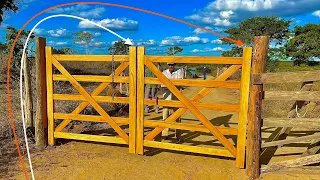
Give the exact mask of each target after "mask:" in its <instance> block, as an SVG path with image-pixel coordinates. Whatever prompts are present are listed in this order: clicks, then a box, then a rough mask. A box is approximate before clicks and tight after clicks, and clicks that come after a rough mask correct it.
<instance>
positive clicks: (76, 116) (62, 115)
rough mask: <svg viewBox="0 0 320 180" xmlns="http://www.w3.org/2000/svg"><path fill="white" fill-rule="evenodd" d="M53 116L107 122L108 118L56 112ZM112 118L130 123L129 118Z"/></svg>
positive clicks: (120, 122) (121, 122)
mask: <svg viewBox="0 0 320 180" xmlns="http://www.w3.org/2000/svg"><path fill="white" fill-rule="evenodd" d="M53 117H54V118H56V119H72V120H79V121H89V122H107V120H106V119H105V118H103V117H102V116H94V115H82V114H65V113H54V114H53ZM111 119H112V120H113V121H115V122H116V123H117V124H129V118H120V117H111Z"/></svg>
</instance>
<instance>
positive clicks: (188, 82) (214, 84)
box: [145, 78, 240, 89]
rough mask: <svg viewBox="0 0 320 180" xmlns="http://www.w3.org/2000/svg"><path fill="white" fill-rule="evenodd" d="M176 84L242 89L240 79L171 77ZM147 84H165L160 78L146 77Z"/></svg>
mask: <svg viewBox="0 0 320 180" xmlns="http://www.w3.org/2000/svg"><path fill="white" fill-rule="evenodd" d="M170 81H171V82H172V83H173V84H174V85H178V86H195V87H213V88H214V87H219V88H231V89H240V82H239V81H215V80H191V79H171V80H170ZM145 84H163V83H162V82H161V80H159V79H158V78H145Z"/></svg>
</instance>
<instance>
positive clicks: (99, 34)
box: [93, 32, 101, 36]
mask: <svg viewBox="0 0 320 180" xmlns="http://www.w3.org/2000/svg"><path fill="white" fill-rule="evenodd" d="M93 35H94V36H101V33H99V32H95V33H94V34H93Z"/></svg>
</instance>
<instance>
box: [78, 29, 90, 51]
mask: <svg viewBox="0 0 320 180" xmlns="http://www.w3.org/2000/svg"><path fill="white" fill-rule="evenodd" d="M74 36H75V39H74V43H76V44H82V45H83V46H84V48H85V50H86V54H89V44H90V42H91V41H92V40H93V35H92V34H91V33H90V32H77V33H74Z"/></svg>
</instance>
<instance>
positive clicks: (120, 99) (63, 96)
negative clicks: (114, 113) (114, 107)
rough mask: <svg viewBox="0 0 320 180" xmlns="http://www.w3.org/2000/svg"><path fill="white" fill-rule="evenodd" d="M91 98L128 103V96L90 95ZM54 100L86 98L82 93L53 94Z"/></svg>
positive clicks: (100, 100)
mask: <svg viewBox="0 0 320 180" xmlns="http://www.w3.org/2000/svg"><path fill="white" fill-rule="evenodd" d="M92 98H93V99H94V100H95V101H97V102H110V103H126V104H128V103H129V98H127V97H113V98H114V100H112V96H92ZM53 99H54V100H68V101H86V102H87V100H86V98H85V97H83V96H82V95H73V94H53Z"/></svg>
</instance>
